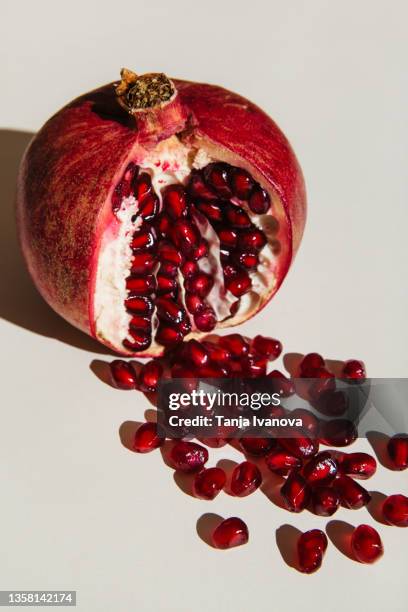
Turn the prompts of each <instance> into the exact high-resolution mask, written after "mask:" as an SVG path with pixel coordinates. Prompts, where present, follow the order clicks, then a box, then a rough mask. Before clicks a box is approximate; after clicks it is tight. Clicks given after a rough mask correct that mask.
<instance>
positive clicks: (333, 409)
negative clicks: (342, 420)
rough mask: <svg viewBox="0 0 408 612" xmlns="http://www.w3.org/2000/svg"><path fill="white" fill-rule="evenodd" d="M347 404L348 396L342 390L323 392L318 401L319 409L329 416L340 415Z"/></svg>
mask: <svg viewBox="0 0 408 612" xmlns="http://www.w3.org/2000/svg"><path fill="white" fill-rule="evenodd" d="M348 405H349V400H348V396H347V394H346V393H344V391H333V392H328V393H324V394H323V396H322V397H321V398H320V401H319V403H318V408H319V411H320V412H321V413H322V414H325V415H327V416H330V417H338V416H342V415H343V414H344V413H345V412H346V410H347V408H348Z"/></svg>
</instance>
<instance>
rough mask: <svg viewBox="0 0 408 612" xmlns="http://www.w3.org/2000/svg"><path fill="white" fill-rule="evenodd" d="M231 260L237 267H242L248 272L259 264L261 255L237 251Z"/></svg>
mask: <svg viewBox="0 0 408 612" xmlns="http://www.w3.org/2000/svg"><path fill="white" fill-rule="evenodd" d="M231 260H232V261H233V263H234V264H236V265H237V266H242V267H243V268H245V269H246V270H253V269H254V268H256V267H257V266H258V264H259V255H258V253H255V252H252V251H244V252H240V251H235V252H233V253H232V255H231Z"/></svg>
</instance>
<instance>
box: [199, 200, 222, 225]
mask: <svg viewBox="0 0 408 612" xmlns="http://www.w3.org/2000/svg"><path fill="white" fill-rule="evenodd" d="M195 206H196V208H198V210H199V211H200V212H201V213H202V214H203V215H204V216H206V217H207V219H209V220H210V221H212V222H213V223H220V222H221V221H222V220H223V218H224V216H223V214H222V211H221V208H220V206H219V205H218V204H216V203H215V202H196V205H195Z"/></svg>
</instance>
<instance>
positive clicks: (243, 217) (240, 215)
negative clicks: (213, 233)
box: [224, 204, 252, 229]
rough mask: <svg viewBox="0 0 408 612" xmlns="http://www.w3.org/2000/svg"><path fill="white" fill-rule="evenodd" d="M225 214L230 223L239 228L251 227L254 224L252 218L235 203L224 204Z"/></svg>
mask: <svg viewBox="0 0 408 612" xmlns="http://www.w3.org/2000/svg"><path fill="white" fill-rule="evenodd" d="M224 214H225V218H226V221H227V223H228V224H230V225H232V227H234V228H237V229H244V228H249V227H251V225H252V222H251V219H250V218H249V217H248V215H247V213H246V212H245V210H244V209H243V208H241V207H240V206H235V205H234V204H225V205H224Z"/></svg>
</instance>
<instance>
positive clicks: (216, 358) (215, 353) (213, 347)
mask: <svg viewBox="0 0 408 612" xmlns="http://www.w3.org/2000/svg"><path fill="white" fill-rule="evenodd" d="M203 346H204V347H205V349H206V350H207V353H208V355H209V359H210V361H212V362H214V363H216V364H219V365H224V366H226V365H228V364H229V362H230V361H231V353H230V351H229V350H228V349H226V348H224V347H223V346H220V345H219V344H218V345H217V344H213V343H212V342H203Z"/></svg>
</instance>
